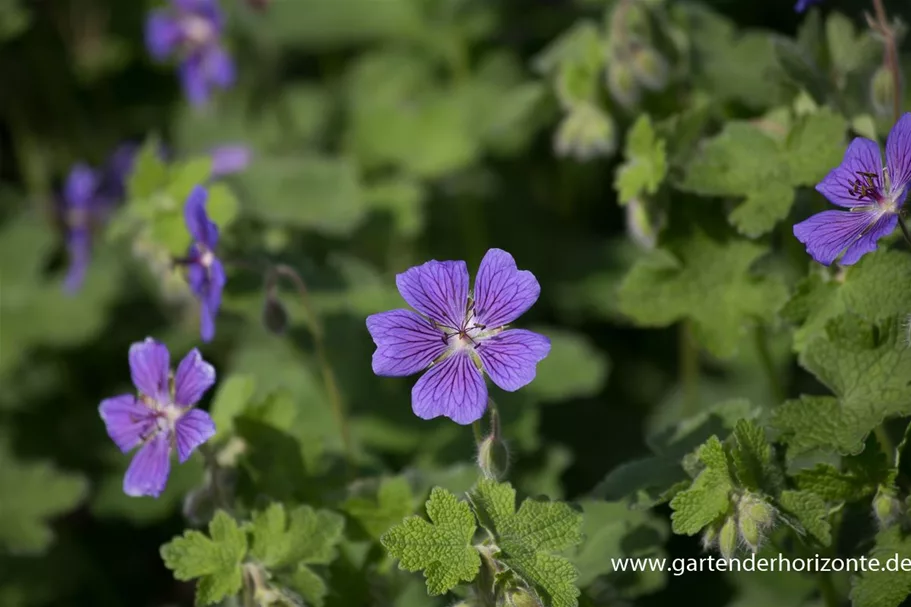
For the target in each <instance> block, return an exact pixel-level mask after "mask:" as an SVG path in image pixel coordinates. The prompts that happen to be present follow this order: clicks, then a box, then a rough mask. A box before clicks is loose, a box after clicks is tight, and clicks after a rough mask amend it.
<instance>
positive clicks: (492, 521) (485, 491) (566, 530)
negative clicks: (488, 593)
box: [469, 479, 582, 607]
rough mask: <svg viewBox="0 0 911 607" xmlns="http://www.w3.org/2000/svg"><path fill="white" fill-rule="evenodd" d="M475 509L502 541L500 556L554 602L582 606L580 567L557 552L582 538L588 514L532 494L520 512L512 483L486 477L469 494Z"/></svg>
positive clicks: (497, 540)
mask: <svg viewBox="0 0 911 607" xmlns="http://www.w3.org/2000/svg"><path fill="white" fill-rule="evenodd" d="M469 498H470V499H471V502H472V505H473V506H474V510H475V514H476V515H477V516H478V520H479V521H480V522H481V524H482V525H483V526H484V527H485V528H486V529H487V530H488V531H489V532H490V534H491V536H492V537H493V540H494V542H495V544H496V552H495V553H494V558H495V559H497V560H498V561H500V562H502V563H503V564H504V565H505V566H506V567H508V568H509V569H510V570H511V571H512V572H513V573H515V574H516V575H517V576H518V577H520V578H521V579H522V580H524V581H525V582H526V583H527V584H529V585H530V586H532V587H533V588H534V589H535V590H536V591H537V592H538V594H539V595H541V597H542V598H543V599H544V601H545V603H546V604H548V605H552V607H576V606H577V605H578V599H577V597H578V596H579V589H578V588H577V587H576V583H575V582H576V578H577V577H578V572H577V571H576V568H575V567H574V566H573V564H572V563H571V562H570V561H569V560H567V559H566V558H565V557H563V556H557V555H556V554H553V553H554V552H560V551H563V550H566V549H568V548H570V547H572V546H576V545H578V544H579V543H580V542H581V541H582V515H581V514H580V513H579V512H577V511H576V510H574V509H573V508H571V507H570V506H569V504H565V503H563V502H553V501H538V500H533V499H526V500H525V501H523V502H522V505H521V506H520V507H519V509H518V511H516V492H515V489H513V488H512V485H510V484H509V483H497V482H495V481H492V480H488V479H482V480H480V481H479V482H478V484H477V485H476V486H475V488H474V489H472V491H471V493H470V494H469Z"/></svg>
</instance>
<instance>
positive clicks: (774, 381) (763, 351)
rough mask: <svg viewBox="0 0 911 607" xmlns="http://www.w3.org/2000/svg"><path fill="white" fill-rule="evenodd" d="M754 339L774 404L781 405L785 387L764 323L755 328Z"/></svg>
mask: <svg viewBox="0 0 911 607" xmlns="http://www.w3.org/2000/svg"><path fill="white" fill-rule="evenodd" d="M753 339H754V341H755V343H756V352H757V353H758V355H759V362H760V364H762V370H763V372H764V373H765V375H766V380H767V381H768V382H769V392H770V393H771V396H772V400H773V401H774V404H776V405H780V404H781V403H782V402H783V401H784V399H785V392H784V388H783V387H782V385H781V380H780V379H779V377H778V370H777V369H776V368H775V361H774V360H773V359H772V352H771V350H769V337H768V334H767V332H766V328H765V326H764V325H757V326H756V328H755V329H754V330H753Z"/></svg>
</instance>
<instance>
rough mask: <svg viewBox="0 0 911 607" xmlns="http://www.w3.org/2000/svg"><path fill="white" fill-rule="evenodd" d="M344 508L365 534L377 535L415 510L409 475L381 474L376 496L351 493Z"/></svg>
mask: <svg viewBox="0 0 911 607" xmlns="http://www.w3.org/2000/svg"><path fill="white" fill-rule="evenodd" d="M343 508H344V510H345V512H347V513H348V514H349V515H350V516H351V517H352V518H353V519H355V520H356V521H357V522H358V523H359V524H360V525H361V526H362V527H363V528H364V530H365V531H366V532H367V534H368V535H370V536H371V537H373V538H374V539H379V538H380V537H381V536H382V535H383V534H384V533H385V532H386V531H388V530H389V528H390V527H392V525H393V524H395V523H397V522H399V521H401V520H402V519H403V518H404V517H405V516H407V515H408V514H409V513H410V512H412V511H413V510H414V494H413V492H412V491H411V485H409V483H408V479H406V478H404V477H400V476H397V477H392V478H384V479H383V480H382V481H381V482H380V486H379V489H378V490H377V493H376V498H375V499H368V498H366V497H352V498H349V499H348V500H347V501H346V502H345V504H344V506H343Z"/></svg>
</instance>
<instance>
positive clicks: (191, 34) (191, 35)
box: [180, 15, 215, 49]
mask: <svg viewBox="0 0 911 607" xmlns="http://www.w3.org/2000/svg"><path fill="white" fill-rule="evenodd" d="M180 27H181V33H182V34H183V42H184V44H185V45H186V46H187V47H188V48H191V49H195V48H199V47H201V46H205V45H206V44H208V43H209V42H211V41H212V40H214V39H215V27H214V26H213V25H212V23H211V22H210V21H209V20H208V19H206V18H204V17H201V16H199V15H186V16H184V17H183V19H182V20H181V24H180Z"/></svg>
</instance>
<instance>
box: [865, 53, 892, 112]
mask: <svg viewBox="0 0 911 607" xmlns="http://www.w3.org/2000/svg"><path fill="white" fill-rule="evenodd" d="M894 99H895V81H894V80H893V79H892V73H891V72H890V71H889V70H888V69H886V66H884V65H883V66H880V67H879V69H877V70H876V71H875V72H874V73H873V78H871V80H870V102H871V103H872V104H873V110H874V111H875V112H876V113H877V114H888V113H889V112H891V111H892V104H893V101H894Z"/></svg>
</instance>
